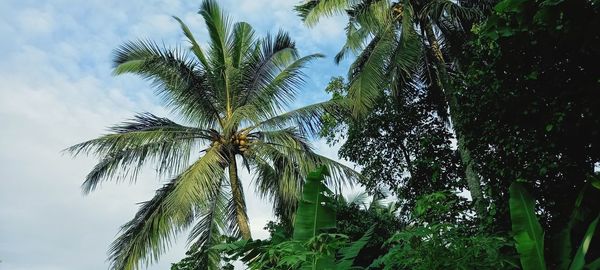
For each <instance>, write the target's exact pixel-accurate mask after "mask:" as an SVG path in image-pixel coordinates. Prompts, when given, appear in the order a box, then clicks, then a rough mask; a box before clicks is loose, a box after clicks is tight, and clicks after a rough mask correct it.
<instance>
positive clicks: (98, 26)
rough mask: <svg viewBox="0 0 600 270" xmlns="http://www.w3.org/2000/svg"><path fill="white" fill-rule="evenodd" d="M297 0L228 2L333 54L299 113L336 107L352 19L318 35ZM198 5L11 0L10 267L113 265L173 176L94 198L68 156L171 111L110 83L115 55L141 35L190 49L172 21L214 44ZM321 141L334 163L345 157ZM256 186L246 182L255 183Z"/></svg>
mask: <svg viewBox="0 0 600 270" xmlns="http://www.w3.org/2000/svg"><path fill="white" fill-rule="evenodd" d="M298 1H299V0H278V1H267V0H252V1H221V3H222V7H223V8H224V9H225V10H227V11H228V12H229V13H230V14H231V16H232V18H233V19H235V20H237V21H247V22H249V23H250V24H251V25H253V26H254V27H255V28H256V30H257V31H258V33H260V34H265V33H266V32H268V31H270V32H274V31H277V30H278V29H280V28H281V29H284V30H287V31H289V32H290V33H291V34H292V36H293V37H294V39H295V40H296V41H297V44H298V47H299V48H300V52H301V54H303V55H305V54H309V53H315V52H320V53H324V54H326V55H327V56H328V57H327V58H325V59H321V60H318V61H316V62H314V63H313V64H312V65H311V66H310V69H309V70H307V73H308V75H309V78H310V80H309V83H308V84H307V85H306V87H304V89H302V90H301V91H300V94H299V99H298V101H297V103H296V104H294V106H300V105H304V104H309V103H312V102H317V101H321V100H325V99H327V95H326V94H325V93H324V91H323V89H324V87H325V85H326V83H327V81H328V80H329V78H330V77H332V76H337V75H343V74H345V69H346V65H342V66H336V65H334V64H333V60H332V58H333V55H334V54H335V53H336V52H337V50H338V49H339V48H340V47H341V45H342V42H343V40H344V37H343V27H344V20H343V18H332V19H327V20H324V21H322V22H321V23H320V24H318V25H317V26H316V27H315V28H313V29H307V28H306V27H305V26H303V25H302V23H301V22H300V20H299V19H298V18H297V17H296V16H295V14H294V13H293V11H292V7H293V5H294V4H297V3H298ZM199 5H200V1H199V0H198V1H176V0H164V1H141V0H132V1H116V0H87V1H75V0H71V1H68V0H54V1H41V0H37V1H27V0H18V1H17V0H3V1H0V36H1V37H2V41H1V42H0V59H1V60H0V124H1V126H0V164H1V165H0V260H1V261H2V262H1V263H0V269H2V270H25V269H27V270H58V269H60V270H63V269H64V270H71V269H72V270H79V269H87V270H95V269H107V267H108V264H107V263H106V261H105V260H106V250H107V248H108V246H109V244H110V242H111V241H112V240H113V239H114V237H115V234H116V233H117V232H118V229H119V226H120V225H121V224H123V223H124V222H126V221H128V220H129V219H130V218H131V217H132V215H133V214H134V212H135V211H136V210H137V206H136V203H137V202H141V201H144V200H147V199H149V198H150V197H151V196H152V194H153V193H154V190H155V189H156V188H158V187H159V186H160V185H161V181H162V180H164V179H159V178H157V177H156V176H155V175H153V174H152V173H151V172H149V171H150V170H148V172H144V173H142V174H141V176H140V177H139V180H138V183H137V184H136V185H128V184H112V183H109V184H106V185H104V186H103V187H102V189H101V190H99V191H97V192H95V193H93V194H91V195H89V196H83V195H81V192H80V190H79V185H80V184H81V182H82V179H83V177H84V176H85V174H86V173H87V172H88V171H89V169H90V168H91V167H92V166H93V164H94V159H92V158H88V159H86V158H78V159H72V158H70V157H69V156H65V155H62V154H61V153H60V151H61V150H62V149H64V148H65V147H67V146H70V145H72V144H75V143H77V142H81V141H83V140H87V139H90V138H94V137H97V136H99V135H101V134H103V133H104V132H105V131H106V127H108V126H110V125H112V124H114V123H117V122H120V121H123V120H125V119H128V118H130V117H131V116H132V115H133V114H134V113H137V112H146V111H149V112H152V113H155V114H157V115H164V116H167V115H169V114H168V112H167V111H166V110H165V109H164V108H163V107H162V106H161V105H160V103H159V102H158V100H157V99H156V98H155V97H154V96H153V95H152V90H151V88H150V86H149V85H148V83H147V82H145V81H143V80H141V79H139V78H137V77H134V76H122V77H118V78H115V77H112V76H111V69H110V66H111V63H110V61H111V54H112V51H113V49H114V48H116V47H117V46H118V45H120V44H121V43H123V42H125V41H128V40H133V39H137V38H150V39H153V40H156V41H163V42H164V43H165V44H168V45H177V44H185V43H184V39H183V35H182V34H181V32H180V30H179V28H178V25H177V23H176V22H175V21H174V20H173V19H171V17H170V16H171V15H177V16H179V17H180V18H182V19H183V20H184V21H185V22H186V23H187V24H188V25H189V26H190V28H192V31H194V32H195V34H196V37H197V39H199V40H200V41H201V42H202V40H206V31H205V29H204V25H203V23H202V21H201V18H200V16H199V15H197V14H196V11H197V9H198V7H199ZM315 145H316V146H317V147H318V148H319V151H320V152H321V153H323V154H326V155H328V156H330V157H335V153H336V149H332V148H329V147H327V146H326V145H325V144H324V143H323V142H315ZM249 180H250V179H249V177H248V175H246V177H245V179H244V181H245V183H246V184H248V183H249ZM246 194H247V196H248V198H247V200H248V202H249V211H250V213H249V214H250V217H251V227H252V230H253V233H254V236H255V237H265V236H266V233H265V232H264V231H263V230H262V227H263V226H264V224H265V223H266V221H267V220H269V219H270V218H271V214H270V207H269V206H268V204H267V203H266V202H264V201H261V200H260V199H258V198H256V197H254V196H252V195H251V194H252V192H251V190H248V189H247V192H246ZM184 237H185V235H184ZM184 251H185V241H178V242H177V243H175V244H174V245H173V247H172V249H171V251H170V252H168V253H167V254H165V255H164V256H163V257H162V259H161V260H160V261H159V262H158V263H157V264H155V265H153V266H151V267H149V268H148V269H168V268H169V265H170V263H171V262H175V261H178V260H179V258H181V257H182V256H183V253H184Z"/></svg>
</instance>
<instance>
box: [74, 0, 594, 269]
mask: <svg viewBox="0 0 600 270" xmlns="http://www.w3.org/2000/svg"><path fill="white" fill-rule="evenodd" d="M295 10H296V12H297V13H298V14H299V16H300V18H294V19H298V20H303V21H304V23H305V24H306V25H307V26H309V27H310V26H314V25H315V24H317V23H318V21H319V20H320V19H321V18H323V17H328V16H333V15H345V20H346V21H347V25H346V28H345V31H346V38H345V39H346V40H345V44H344V45H343V47H342V48H341V50H340V52H339V54H338V55H336V56H335V58H334V59H333V60H334V61H336V62H337V63H344V62H343V61H342V60H343V59H345V58H352V59H351V65H350V66H349V70H348V75H347V76H346V77H333V78H332V79H331V81H330V82H329V84H328V85H327V87H326V89H325V91H326V93H329V94H330V95H331V96H332V97H331V99H330V100H328V101H324V102H320V103H316V104H312V105H308V106H306V107H302V108H298V109H292V110H290V108H289V106H288V105H289V104H290V103H291V102H292V100H293V99H294V98H295V97H296V93H297V91H298V89H300V87H301V86H302V83H303V82H304V80H306V79H307V78H306V77H305V75H304V73H303V72H302V71H303V69H304V67H305V66H306V65H307V64H308V63H309V62H311V61H312V60H314V59H316V58H320V57H322V56H321V55H319V54H313V55H308V56H304V57H301V56H300V55H299V52H298V50H297V48H296V46H295V43H294V42H293V41H292V40H291V38H290V37H289V36H288V35H287V34H286V33H285V32H279V33H277V34H275V35H267V36H266V37H262V38H259V37H257V36H256V35H255V33H254V31H253V30H252V28H251V27H250V25H248V24H247V23H235V24H232V23H231V22H230V20H229V19H228V18H227V16H226V15H225V14H224V13H223V12H222V11H221V10H220V9H219V7H218V5H217V4H216V2H215V1H211V0H206V1H204V2H203V3H202V6H201V9H200V12H199V13H200V15H201V16H202V17H203V18H204V20H205V23H206V27H207V30H208V34H209V35H208V36H209V40H208V46H201V45H199V44H200V43H199V42H198V41H197V40H196V39H195V38H194V36H193V35H192V32H191V30H190V29H188V27H187V26H186V25H185V24H184V23H183V21H181V20H180V19H178V18H175V20H176V21H177V22H178V23H179V24H180V25H181V29H182V30H183V34H184V36H185V37H186V38H187V39H188V41H189V43H190V45H191V46H190V48H189V50H188V49H180V48H177V47H176V48H169V47H164V46H159V45H157V44H155V43H153V42H151V41H135V42H129V43H126V44H124V45H122V46H121V47H119V49H117V50H116V53H115V68H114V71H115V74H124V73H133V74H137V75H140V76H141V77H142V78H145V79H148V80H149V81H151V82H152V85H153V86H154V88H155V89H156V92H157V94H158V95H159V96H160V97H161V98H162V100H163V101H164V105H165V106H166V107H168V108H170V109H171V110H172V112H173V115H174V116H175V117H178V122H180V123H177V122H175V121H173V120H169V119H167V118H163V117H158V116H155V115H152V114H149V113H145V114H139V115H137V116H136V117H135V118H134V119H132V120H130V121H128V122H125V123H122V124H120V125H116V126H115V127H113V128H112V129H111V131H110V133H109V134H107V135H104V136H102V137H100V138H98V139H94V140H90V141H87V142H84V143H81V144H78V145H75V146H73V147H71V148H69V149H68V151H70V152H72V153H74V154H75V155H77V154H84V153H85V154H92V155H95V156H98V157H99V158H100V162H99V163H98V164H97V165H96V166H95V167H94V169H92V171H91V172H90V174H89V175H88V176H87V178H86V180H85V182H84V184H83V190H84V192H85V193H88V192H91V191H93V190H95V189H96V188H97V187H99V186H100V185H101V184H102V183H103V182H105V181H107V180H110V179H112V180H115V181H123V180H127V179H131V180H132V181H134V180H135V179H136V178H137V175H138V174H139V172H140V170H141V169H142V168H143V167H144V165H146V164H153V165H154V166H155V168H156V170H157V172H158V174H159V175H160V176H161V177H170V178H171V179H172V180H171V181H169V182H167V183H166V184H165V185H164V187H162V188H161V189H159V190H158V191H157V192H156V195H155V197H154V198H152V199H151V200H149V201H147V202H144V203H142V205H141V208H140V210H139V211H138V213H137V214H136V216H135V217H134V219H133V220H132V221H130V222H128V223H127V224H125V225H124V227H123V229H122V231H121V234H120V235H119V236H118V238H117V239H116V240H115V242H114V243H113V245H112V247H111V250H110V261H111V262H112V268H113V269H136V268H139V267H140V266H141V265H143V263H144V262H145V263H150V262H153V261H155V260H156V259H157V258H158V256H159V255H160V254H161V253H162V252H163V251H164V250H165V249H166V248H167V247H168V245H169V244H170V243H171V241H172V240H173V239H174V238H175V235H177V234H178V233H180V232H182V231H184V230H186V229H191V234H190V237H189V239H190V246H189V247H190V248H189V251H188V253H187V257H185V258H184V259H183V260H181V261H180V262H178V263H175V264H173V266H172V269H173V270H198V269H233V265H234V264H237V263H240V262H242V263H245V264H246V266H247V267H248V268H250V269H340V270H341V269H526V270H528V269H565V270H566V269H573V270H575V269H577V270H579V269H600V241H596V240H597V239H595V238H594V236H595V235H596V234H597V232H598V231H599V230H600V228H598V222H599V220H600V145H599V144H598V143H599V142H600V96H599V95H598V94H599V92H598V89H600V69H599V68H598V67H600V65H598V63H599V62H600V50H599V49H598V48H600V30H599V29H600V28H599V27H597V26H598V25H600V2H598V1H597V0H457V1H449V0H431V1H420V0H398V1H391V0H307V1H304V2H302V3H298V5H297V6H296V8H295ZM290 19H292V18H290ZM317 137H320V138H321V139H324V140H326V141H327V142H328V143H329V144H330V145H338V144H340V148H339V149H340V150H339V152H338V154H339V156H340V157H341V158H344V159H346V160H348V161H350V162H354V164H356V165H358V166H357V168H360V170H361V174H360V175H359V174H358V173H356V172H355V171H354V170H353V169H351V168H348V167H346V166H343V165H341V164H340V163H338V162H335V161H333V160H331V159H328V158H325V157H323V156H321V155H319V154H317V153H316V151H315V150H313V148H312V147H311V146H310V144H309V140H310V139H314V138H317ZM198 153H199V154H198ZM242 169H246V170H248V171H250V172H252V173H253V175H254V179H253V180H254V181H253V184H254V187H255V190H254V192H255V193H256V194H257V195H259V196H261V197H264V198H267V199H269V201H270V202H271V203H272V204H273V211H274V213H275V219H274V220H272V221H270V222H269V223H268V224H267V225H266V229H267V230H268V231H269V232H270V237H269V238H268V239H252V238H251V234H250V227H249V217H248V216H247V214H246V207H247V206H246V202H245V199H244V198H245V197H244V191H243V189H242V184H241V183H242V179H241V178H240V174H239V171H240V170H242ZM352 182H356V183H359V184H360V185H361V188H363V189H364V193H359V194H358V195H357V196H355V197H353V198H348V197H347V196H344V194H342V193H343V191H344V189H342V188H340V187H341V186H342V184H343V183H352Z"/></svg>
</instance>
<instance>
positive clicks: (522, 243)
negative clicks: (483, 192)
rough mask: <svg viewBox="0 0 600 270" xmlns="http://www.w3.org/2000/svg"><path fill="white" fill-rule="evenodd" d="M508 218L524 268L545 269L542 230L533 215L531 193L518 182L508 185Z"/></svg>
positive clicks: (525, 269) (527, 269)
mask: <svg viewBox="0 0 600 270" xmlns="http://www.w3.org/2000/svg"><path fill="white" fill-rule="evenodd" d="M509 204H510V218H511V222H512V231H513V233H514V238H515V241H516V246H517V251H518V252H519V255H520V260H521V266H522V267H523V269H524V270H529V269H531V270H534V269H535V270H543V269H546V263H545V260H544V232H543V231H542V226H541V225H540V223H539V222H538V220H537V218H536V216H535V212H534V210H535V204H534V200H533V199H532V198H531V195H529V193H528V192H527V191H526V190H525V188H524V187H523V186H522V185H521V184H520V183H516V182H515V183H513V184H512V185H511V186H510V200H509Z"/></svg>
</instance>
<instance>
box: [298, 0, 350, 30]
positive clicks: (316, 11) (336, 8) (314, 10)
mask: <svg viewBox="0 0 600 270" xmlns="http://www.w3.org/2000/svg"><path fill="white" fill-rule="evenodd" d="M356 2H357V1H353V0H308V1H306V2H305V3H304V4H301V5H298V6H296V7H295V10H296V12H298V15H300V18H302V21H304V23H306V25H308V26H314V25H315V24H317V23H318V22H319V19H320V18H321V17H326V16H332V15H336V14H344V13H345V12H346V9H348V7H350V6H352V5H353V4H355V3H356Z"/></svg>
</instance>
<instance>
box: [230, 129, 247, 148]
mask: <svg viewBox="0 0 600 270" xmlns="http://www.w3.org/2000/svg"><path fill="white" fill-rule="evenodd" d="M231 142H232V143H233V146H234V147H235V148H236V149H238V151H239V152H240V153H244V152H246V150H248V146H249V144H250V140H249V139H248V135H247V134H246V133H239V134H236V135H234V136H232V138H231Z"/></svg>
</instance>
